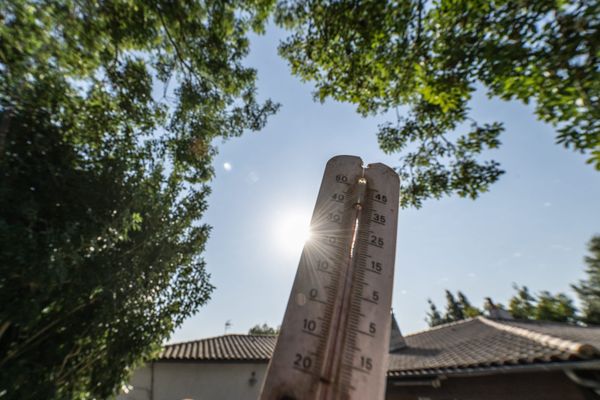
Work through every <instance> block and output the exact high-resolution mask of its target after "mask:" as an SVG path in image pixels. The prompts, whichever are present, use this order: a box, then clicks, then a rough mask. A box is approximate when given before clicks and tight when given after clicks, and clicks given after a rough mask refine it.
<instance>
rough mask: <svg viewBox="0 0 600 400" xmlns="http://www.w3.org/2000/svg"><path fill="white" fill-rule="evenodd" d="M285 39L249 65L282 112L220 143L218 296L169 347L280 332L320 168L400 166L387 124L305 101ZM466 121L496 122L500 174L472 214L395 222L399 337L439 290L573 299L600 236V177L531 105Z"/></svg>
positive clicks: (470, 206) (439, 205) (449, 203)
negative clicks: (357, 162)
mask: <svg viewBox="0 0 600 400" xmlns="http://www.w3.org/2000/svg"><path fill="white" fill-rule="evenodd" d="M279 38H280V32H278V31H277V30H275V29H273V28H271V29H269V30H268V32H267V35H265V36H260V37H255V38H253V40H252V52H251V55H250V56H249V57H248V64H249V65H251V66H253V67H255V68H256V69H257V70H258V76H259V83H258V88H259V94H260V96H261V97H263V98H267V97H270V98H272V99H273V100H275V101H278V102H280V103H281V104H282V108H281V110H280V112H279V113H278V114H277V115H275V116H274V117H272V118H271V119H270V121H269V123H268V125H267V127H266V128H265V129H264V130H263V131H261V132H259V133H247V134H245V135H244V136H242V137H241V138H236V139H232V140H229V141H227V142H225V143H221V144H219V148H220V152H219V155H218V156H217V157H216V159H215V167H216V171H217V176H216V179H215V180H214V181H213V183H212V189H213V192H212V195H211V196H210V199H209V204H210V208H209V210H208V211H207V213H206V214H205V219H204V222H206V223H208V224H210V225H212V226H213V231H212V234H211V238H210V240H209V242H208V245H207V250H206V252H205V259H206V261H207V264H208V271H209V272H210V274H211V275H212V279H211V281H212V283H213V284H214V285H215V286H216V290H215V291H214V293H213V296H212V299H211V300H210V301H209V302H208V303H207V304H206V305H205V306H204V307H202V308H201V309H200V310H199V312H198V313H197V314H196V315H195V316H194V317H191V318H189V319H188V320H187V321H186V322H185V323H184V324H183V326H181V327H180V328H179V329H177V330H176V331H175V333H174V334H173V336H172V337H171V339H170V342H178V341H184V340H194V339H199V338H203V337H209V336H216V335H221V334H223V333H224V326H225V323H226V321H228V320H229V321H231V324H232V326H231V328H230V329H229V330H228V333H234V332H238V333H246V332H247V331H248V329H250V328H251V327H252V326H254V325H256V324H259V323H260V324H262V323H267V324H269V325H271V326H277V325H279V324H280V323H281V320H282V319H283V314H284V311H285V306H286V303H287V300H288V296H289V292H290V289H291V286H292V282H293V279H294V274H295V272H296V268H297V264H298V260H299V256H300V252H301V250H302V248H301V244H299V242H298V240H297V239H296V240H294V237H295V236H297V235H296V234H295V232H296V231H298V230H302V229H303V228H306V227H307V226H308V223H309V219H310V215H311V213H312V208H313V206H314V202H315V200H316V196H317V191H318V188H319V185H320V181H321V177H322V174H323V169H324V167H325V163H326V162H327V160H328V159H329V158H331V157H332V156H334V155H339V154H350V155H357V156H360V157H362V159H363V160H364V161H365V162H367V163H371V162H383V163H386V164H388V165H390V166H395V165H397V159H398V155H386V154H384V153H383V152H382V151H381V150H380V149H379V148H378V146H377V140H376V136H375V132H376V130H377V129H376V128H377V125H378V124H379V123H381V122H384V121H386V118H385V117H370V118H362V117H360V116H359V115H358V114H356V113H355V111H354V108H353V107H352V106H351V105H348V104H340V103H335V102H332V101H327V102H326V103H325V104H320V103H316V102H313V100H312V95H311V91H312V86H311V85H310V84H306V83H302V82H301V81H300V80H299V79H298V78H295V77H292V76H291V74H290V72H289V69H288V67H287V65H286V63H285V61H284V60H282V59H280V58H279V56H278V55H277V50H276V47H277V43H278V40H279ZM472 109H473V111H472V116H473V117H474V118H475V119H476V120H478V121H480V122H491V121H502V122H504V124H505V127H506V132H505V133H504V134H503V135H502V137H501V140H502V142H503V144H502V147H501V149H500V150H498V151H496V152H494V153H493V157H494V159H496V160H497V161H499V162H500V163H501V164H502V166H503V168H504V169H505V170H506V171H507V172H506V174H505V175H504V176H502V178H501V180H500V181H499V182H498V183H497V184H495V185H494V186H493V187H492V189H491V190H490V192H489V193H486V194H484V195H482V196H481V197H480V198H479V199H477V200H476V201H472V200H468V199H461V198H458V197H451V198H444V199H442V200H439V201H436V200H432V201H427V202H425V203H424V206H423V207H422V208H421V209H419V210H414V209H407V210H402V211H401V212H400V215H399V223H398V243H397V250H396V265H395V281H394V294H393V300H392V306H393V308H394V312H395V314H396V318H397V319H398V322H399V325H400V328H401V330H402V331H403V332H404V333H411V332H415V331H418V330H422V329H425V328H426V323H425V321H424V318H425V314H426V312H427V309H428V307H427V299H428V298H431V299H432V300H434V301H435V302H436V303H437V304H438V306H440V307H442V308H443V305H444V302H445V300H444V289H450V290H453V291H455V290H462V291H463V292H464V293H465V294H466V295H467V296H468V297H469V299H470V300H471V301H472V302H473V303H474V304H476V305H478V306H479V305H481V304H482V302H483V298H484V297H486V296H490V297H492V299H493V300H494V301H496V302H503V303H505V302H506V301H507V299H508V298H509V297H510V296H512V294H513V293H514V291H513V289H512V283H513V282H516V283H519V284H523V285H527V286H529V288H530V289H531V290H532V291H533V292H538V291H540V290H550V291H552V292H557V291H563V292H566V293H568V294H570V295H573V293H572V291H571V290H570V288H569V284H570V283H574V282H576V281H577V280H578V279H580V278H582V277H583V270H584V264H583V261H582V259H583V256H584V255H585V251H586V243H587V241H588V240H589V239H590V238H591V236H592V235H593V234H595V233H600V207H599V205H598V199H600V173H599V172H597V171H595V170H594V169H593V168H592V167H591V166H590V165H586V164H585V158H584V157H583V156H581V155H579V154H575V153H573V152H571V151H569V150H566V149H564V148H562V147H560V146H557V145H555V144H554V136H555V135H554V131H553V129H552V127H550V126H548V125H545V124H542V123H540V122H538V121H536V119H535V116H534V114H533V109H532V107H530V106H525V105H523V104H520V103H516V102H502V101H499V100H488V99H487V98H486V97H485V95H484V94H483V93H477V95H476V96H475V98H474V100H473V102H472ZM290 231H291V232H293V234H289V232H290ZM288 236H289V237H290V240H286V238H287V237H288Z"/></svg>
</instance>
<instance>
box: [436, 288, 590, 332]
mask: <svg viewBox="0 0 600 400" xmlns="http://www.w3.org/2000/svg"><path fill="white" fill-rule="evenodd" d="M513 288H514V289H515V290H516V291H517V294H516V295H515V296H513V297H512V298H511V299H510V302H509V304H510V305H509V309H508V312H507V311H506V310H505V308H504V306H503V305H502V304H500V303H493V302H492V299H491V298H489V297H488V298H486V302H485V305H484V309H485V311H486V312H487V314H488V315H490V316H491V317H492V318H510V317H513V318H516V319H524V320H538V321H555V322H565V323H576V322H577V321H578V317H577V308H576V307H575V305H574V304H573V300H572V299H571V298H569V297H568V296H567V295H565V294H564V293H558V294H556V295H553V294H552V293H550V292H548V291H542V292H540V293H539V295H538V296H537V297H536V296H533V295H531V294H530V293H529V289H528V288H527V286H521V287H520V286H518V285H516V284H514V285H513ZM457 297H458V300H457V299H456V297H455V296H454V295H453V294H452V292H450V291H449V290H446V310H445V313H444V316H443V317H442V316H441V314H440V313H439V311H438V310H437V307H436V305H435V304H434V303H433V302H432V301H431V300H427V302H428V303H429V309H430V311H429V312H428V313H427V318H426V319H425V320H426V321H427V323H428V324H429V326H436V325H440V324H444V323H448V322H456V321H462V320H464V319H467V318H474V317H477V316H479V315H482V314H483V312H482V311H481V309H479V308H477V307H474V306H473V305H471V302H470V301H469V299H468V298H467V296H465V295H464V294H463V293H462V292H460V291H459V292H458V293H457Z"/></svg>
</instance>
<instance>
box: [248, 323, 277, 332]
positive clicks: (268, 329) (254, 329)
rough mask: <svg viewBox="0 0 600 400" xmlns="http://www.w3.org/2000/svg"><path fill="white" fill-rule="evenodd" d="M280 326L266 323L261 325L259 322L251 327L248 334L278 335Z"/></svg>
mask: <svg viewBox="0 0 600 400" xmlns="http://www.w3.org/2000/svg"><path fill="white" fill-rule="evenodd" d="M278 334H279V328H273V327H272V326H269V325H267V324H266V323H264V324H262V325H260V324H257V325H255V326H253V327H252V328H250V330H249V331H248V335H278Z"/></svg>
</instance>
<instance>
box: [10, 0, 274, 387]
mask: <svg viewBox="0 0 600 400" xmlns="http://www.w3.org/2000/svg"><path fill="white" fill-rule="evenodd" d="M271 6H272V2H271V1H269V0H267V1H261V0H255V1H233V2H228V3H224V2H220V1H206V2H177V1H175V2H173V1H168V2H165V1H158V2H144V1H139V2H122V1H118V0H115V1H113V0H108V1H102V2H90V1H85V0H84V1H70V0H64V1H29V0H9V1H3V2H0V20H1V21H2V24H1V25H0V71H1V72H0V171H2V172H1V173H2V179H1V180H0V243H2V251H0V304H2V308H1V309H0V368H1V370H2V374H0V388H2V389H1V390H2V394H3V396H4V398H10V399H13V398H18V399H29V398H31V399H40V398H47V399H51V398H60V399H63V398H64V399H82V398H106V397H108V396H110V395H111V394H112V393H114V391H115V390H116V388H117V387H118V385H119V384H120V383H121V382H123V381H124V380H125V379H126V378H127V374H128V372H129V371H130V370H131V368H133V367H134V366H135V365H136V363H139V362H141V361H142V360H143V359H144V357H149V356H151V355H152V354H153V353H154V352H155V351H156V350H158V348H159V346H160V344H161V343H162V342H163V341H164V340H165V339H166V338H167V337H168V336H169V335H170V333H171V332H172V331H173V329H174V328H175V327H176V326H178V325H179V324H181V322H182V321H183V319H184V318H186V317H188V316H190V315H192V314H193V313H194V312H196V310H197V309H198V307H199V306H200V305H202V304H203V303H205V302H206V301H207V300H208V299H209V297H210V293H211V291H212V290H213V287H212V286H211V285H210V283H209V281H208V275H207V273H206V271H205V266H204V261H203V259H202V258H201V252H202V251H203V249H204V245H205V242H206V240H207V237H208V234H209V231H210V228H209V227H208V226H206V225H204V224H202V223H201V221H200V218H201V216H202V214H203V212H204V210H205V209H206V206H207V204H206V197H207V195H208V193H209V187H208V186H207V182H208V181H209V180H210V179H211V177H212V176H213V170H212V168H211V165H210V163H211V160H212V158H213V156H214V154H215V152H216V149H215V148H214V146H213V142H214V140H215V139H217V138H228V137H234V136H238V135H240V134H242V132H243V131H244V130H247V129H252V130H258V129H260V128H261V127H262V126H263V125H264V124H265V122H266V118H267V116H268V115H270V114H272V113H273V112H274V111H275V110H276V108H277V106H276V105H275V104H273V103H272V102H270V101H266V102H265V103H264V104H259V103H258V102H257V100H256V96H255V71H254V70H252V69H249V68H246V67H245V66H243V64H242V59H243V57H244V56H245V55H246V54H247V52H248V39H247V33H248V32H249V31H250V30H252V29H254V30H257V31H260V30H261V29H262V26H263V23H264V21H265V18H266V16H267V14H268V12H269V10H270V8H271ZM160 88H162V89H163V90H162V93H160V92H161V90H159V89H160Z"/></svg>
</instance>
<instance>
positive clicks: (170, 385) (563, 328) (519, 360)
mask: <svg viewBox="0 0 600 400" xmlns="http://www.w3.org/2000/svg"><path fill="white" fill-rule="evenodd" d="M275 341H276V337H275V336H251V335H235V334H232V335H224V336H219V337H214V338H208V339H201V340H196V341H192V342H185V343H177V344H171V345H167V346H165V347H164V349H163V351H162V353H161V354H160V356H159V357H158V358H157V359H156V360H154V361H153V362H151V363H150V364H148V365H146V366H145V367H143V368H142V369H140V370H138V371H136V373H135V374H134V376H133V378H132V381H131V384H130V385H129V389H130V390H129V393H123V394H121V395H120V396H119V399H120V400H125V399H135V400H167V399H169V400H173V399H177V400H179V399H194V400H200V399H202V400H204V399H256V398H257V397H258V393H259V390H260V386H261V383H262V379H263V377H264V373H265V371H266V367H267V364H268V361H269V358H270V356H271V354H272V352H273V348H274V346H275ZM390 348H391V352H390V357H389V368H388V379H387V390H386V398H387V399H393V400H454V399H462V400H470V399H473V400H475V399H477V400H480V399H489V400H496V399H511V400H512V399H515V400H519V399H528V400H537V399H544V400H585V399H600V327H581V326H573V325H566V324H559V323H550V322H530V321H517V320H503V319H493V318H489V317H483V316H481V317H477V318H473V319H468V320H464V321H460V322H456V323H451V324H445V325H441V326H438V327H435V328H432V329H428V330H426V331H423V332H418V333H414V334H411V335H407V336H405V337H402V336H401V335H400V331H399V330H398V329H397V325H396V324H395V321H394V323H393V332H392V343H391V346H390Z"/></svg>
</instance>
